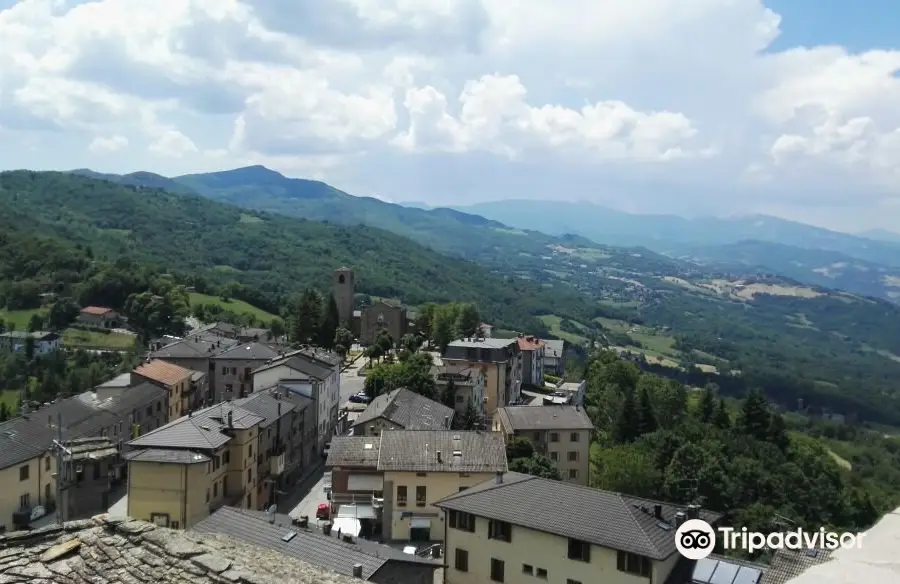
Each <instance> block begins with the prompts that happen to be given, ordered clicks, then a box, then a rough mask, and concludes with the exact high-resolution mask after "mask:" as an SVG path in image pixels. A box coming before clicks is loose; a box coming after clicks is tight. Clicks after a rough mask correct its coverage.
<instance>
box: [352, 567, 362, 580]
mask: <svg viewBox="0 0 900 584" xmlns="http://www.w3.org/2000/svg"><path fill="white" fill-rule="evenodd" d="M353 577H354V578H362V564H353Z"/></svg>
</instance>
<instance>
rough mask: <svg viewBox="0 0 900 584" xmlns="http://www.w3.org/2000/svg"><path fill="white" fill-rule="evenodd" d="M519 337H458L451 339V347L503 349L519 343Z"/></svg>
mask: <svg viewBox="0 0 900 584" xmlns="http://www.w3.org/2000/svg"><path fill="white" fill-rule="evenodd" d="M518 342H519V341H518V339H514V338H513V339H500V338H496V337H487V338H483V339H477V340H473V339H457V340H455V341H451V342H450V344H449V345H448V346H450V347H466V348H468V347H477V348H479V349H503V348H505V347H509V346H510V345H517V344H518Z"/></svg>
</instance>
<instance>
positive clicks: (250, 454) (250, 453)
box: [247, 444, 253, 459]
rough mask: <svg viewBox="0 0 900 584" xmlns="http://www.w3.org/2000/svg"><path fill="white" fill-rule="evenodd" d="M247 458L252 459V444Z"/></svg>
mask: <svg viewBox="0 0 900 584" xmlns="http://www.w3.org/2000/svg"><path fill="white" fill-rule="evenodd" d="M247 456H249V457H250V458H251V459H252V458H253V445H252V444H251V445H250V448H249V450H248V454H247Z"/></svg>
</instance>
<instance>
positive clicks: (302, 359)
mask: <svg viewBox="0 0 900 584" xmlns="http://www.w3.org/2000/svg"><path fill="white" fill-rule="evenodd" d="M281 365H285V366H286V367H290V368H291V369H293V370H295V371H299V372H300V373H303V374H305V375H308V376H309V377H312V378H313V379H317V380H319V381H325V380H326V379H328V378H329V377H331V375H332V374H333V373H334V369H332V368H331V367H328V366H326V365H325V364H322V363H318V362H313V360H312V359H310V358H308V357H306V356H305V355H302V354H300V353H299V352H297V351H295V352H293V353H290V354H287V355H284V356H283V357H277V358H275V359H271V360H270V361H268V362H267V363H266V364H265V365H263V366H262V367H259V368H258V369H256V371H254V372H253V373H257V372H259V371H265V370H267V369H271V368H273V367H279V366H281Z"/></svg>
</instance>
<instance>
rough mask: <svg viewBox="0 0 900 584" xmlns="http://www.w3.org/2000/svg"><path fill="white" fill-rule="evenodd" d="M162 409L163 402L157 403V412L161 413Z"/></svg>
mask: <svg viewBox="0 0 900 584" xmlns="http://www.w3.org/2000/svg"><path fill="white" fill-rule="evenodd" d="M161 409H162V402H156V412H157V413H159V411H160V410H161Z"/></svg>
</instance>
